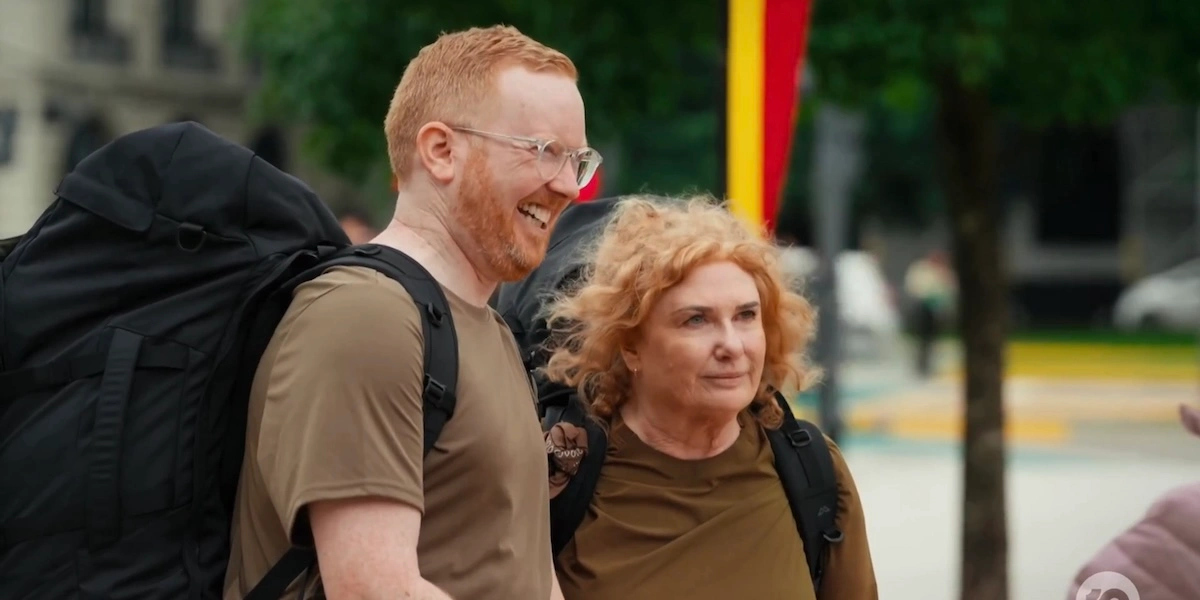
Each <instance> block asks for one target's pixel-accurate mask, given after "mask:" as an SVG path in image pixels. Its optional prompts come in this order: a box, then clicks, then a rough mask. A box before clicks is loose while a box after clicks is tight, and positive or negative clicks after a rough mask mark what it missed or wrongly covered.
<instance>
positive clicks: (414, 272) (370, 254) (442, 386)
mask: <svg viewBox="0 0 1200 600" xmlns="http://www.w3.org/2000/svg"><path fill="white" fill-rule="evenodd" d="M335 266H359V267H369V268H372V269H375V270H377V271H379V272H380V273H383V274H384V275H387V276H388V277H390V278H392V279H394V280H395V281H396V282H397V283H399V284H400V285H402V286H404V289H405V290H407V291H408V293H409V295H410V296H412V298H413V301H415V302H416V303H417V306H418V307H420V308H421V330H422V333H423V334H424V338H425V350H424V352H425V358H424V361H425V365H424V372H425V381H424V386H425V388H424V394H423V397H422V405H423V409H422V414H423V417H424V426H425V433H424V436H425V438H424V442H425V444H424V446H425V447H424V451H425V454H426V455H428V454H429V452H430V451H431V450H433V445H434V444H435V443H436V442H437V440H438V436H440V435H441V433H442V429H443V428H444V427H445V426H446V423H447V422H449V420H450V417H452V416H453V415H454V408H455V405H456V403H457V398H456V396H455V390H457V389H458V335H457V334H456V333H455V330H454V319H453V318H452V317H451V314H450V303H449V302H448V301H447V300H446V294H445V293H444V292H443V291H442V287H441V285H439V284H438V282H437V280H436V279H434V278H433V276H432V275H430V274H429V272H428V271H426V270H425V268H424V267H422V266H421V265H420V264H419V263H417V262H416V261H415V260H413V259H412V258H411V257H409V256H408V255H406V254H404V253H402V252H400V251H398V250H394V249H392V248H388V247H385V246H378V245H364V246H353V247H351V248H349V249H347V250H345V251H344V252H340V253H338V254H336V255H334V256H333V257H331V258H329V259H328V260H325V261H323V262H321V263H320V264H319V266H318V267H317V268H316V270H315V272H309V273H306V274H302V275H300V276H298V277H297V278H296V279H294V280H293V281H292V282H289V283H288V284H287V285H285V286H284V289H292V288H294V287H295V286H296V285H298V284H299V283H302V282H303V281H304V280H307V279H311V278H312V277H313V276H315V275H317V274H320V273H321V272H324V271H325V270H326V269H329V268H330V267H335ZM316 562H317V555H316V552H315V550H313V549H312V548H300V547H292V548H290V549H288V551H287V553H285V554H284V555H283V557H282V558H280V559H279V561H278V562H276V563H275V564H274V565H273V566H272V567H271V569H270V570H268V571H267V574H266V575H264V576H263V578H262V579H261V580H260V581H259V582H258V584H257V585H256V586H254V589H252V590H250V593H248V594H247V595H246V598H245V600H275V599H276V598H279V597H281V596H282V595H283V592H284V591H285V590H286V589H287V587H288V586H289V585H291V584H292V582H293V581H294V580H295V579H296V578H297V577H299V576H300V575H301V574H302V573H304V572H305V571H307V570H308V569H310V568H312V566H313V565H315V564H316Z"/></svg>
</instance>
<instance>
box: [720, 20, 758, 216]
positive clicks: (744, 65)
mask: <svg viewBox="0 0 1200 600" xmlns="http://www.w3.org/2000/svg"><path fill="white" fill-rule="evenodd" d="M728 2H729V42H728V44H729V47H728V50H727V53H728V54H727V63H726V64H727V65H728V66H727V69H728V71H727V75H726V78H725V81H726V84H725V85H726V91H725V93H726V111H727V112H726V118H725V123H726V132H727V133H726V146H725V161H726V181H727V182H728V190H729V191H728V195H729V198H728V200H729V207H730V210H731V211H732V212H733V214H734V215H735V216H737V217H738V218H739V219H742V220H743V221H744V222H745V223H746V224H747V225H748V226H750V227H751V228H753V229H754V230H755V231H759V230H760V229H761V228H762V225H763V214H762V205H763V197H762V194H763V185H762V183H763V182H762V169H763V35H764V32H763V29H764V26H765V22H764V19H765V10H766V0H728Z"/></svg>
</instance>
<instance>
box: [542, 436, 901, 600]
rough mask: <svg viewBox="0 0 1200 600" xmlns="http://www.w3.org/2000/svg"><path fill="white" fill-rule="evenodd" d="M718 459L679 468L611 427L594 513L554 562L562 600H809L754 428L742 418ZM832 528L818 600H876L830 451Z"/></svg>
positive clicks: (844, 480) (857, 515)
mask: <svg viewBox="0 0 1200 600" xmlns="http://www.w3.org/2000/svg"><path fill="white" fill-rule="evenodd" d="M741 423H742V425H743V427H742V432H741V434H740V435H739V437H738V439H737V440H736V441H735V442H734V444H733V445H732V446H730V447H729V448H728V449H726V450H725V451H724V452H722V453H721V454H718V455H716V456H713V457H711V458H707V459H702V460H681V459H677V458H673V457H671V456H668V455H666V454H663V453H661V452H659V451H657V450H655V449H653V448H651V447H650V446H648V445H647V444H646V443H644V442H643V441H642V440H641V439H639V438H638V436H637V435H636V434H635V433H634V432H633V431H632V430H630V429H629V428H628V427H627V426H626V425H625V424H624V423H622V422H621V421H620V419H619V418H618V419H615V420H614V421H613V423H612V426H611V433H610V443H609V448H608V454H607V456H606V459H605V463H604V466H603V468H602V469H601V473H600V479H599V480H598V482H597V485H596V493H595V496H594V497H593V500H592V504H591V507H590V508H589V510H588V512H587V515H586V516H585V517H584V520H583V522H582V523H581V524H580V526H579V528H578V529H577V530H576V532H575V536H574V538H573V539H572V541H571V542H570V543H568V544H567V546H566V547H565V548H564V549H563V551H562V553H561V554H560V555H559V570H558V577H559V583H560V585H561V586H562V590H563V597H564V598H565V600H640V599H645V600H661V599H663V598H681V599H682V598H686V599H688V600H729V599H733V598H754V599H755V600H814V599H815V598H816V595H815V594H814V590H813V585H812V581H811V579H810V577H809V574H808V568H807V562H806V561H805V555H804V543H803V541H802V540H801V539H800V536H799V534H798V533H797V531H796V524H795V521H794V519H793V518H792V515H791V509H790V507H789V505H788V500H787V496H786V494H785V493H784V490H783V486H782V485H781V483H780V480H779V476H778V475H777V474H776V471H775V466H774V453H773V452H772V451H771V445H770V441H769V440H768V439H767V436H766V434H765V432H764V431H763V429H762V428H761V427H760V426H759V425H758V424H757V423H755V422H754V421H752V420H751V419H750V418H748V417H743V418H742V419H741ZM829 444H830V450H831V452H832V454H833V458H834V470H835V473H836V474H837V476H838V481H839V499H838V509H839V515H838V520H837V522H838V525H839V527H840V528H842V530H843V531H844V532H845V534H846V540H845V541H844V542H843V543H842V544H839V545H837V546H835V547H834V550H833V552H832V553H831V556H830V561H829V567H828V569H827V571H826V576H825V579H824V581H823V585H822V587H823V588H824V590H825V591H826V594H824V595H823V596H822V600H824V599H825V598H837V599H846V600H850V599H853V600H873V599H875V598H877V597H878V592H877V589H876V584H875V575H874V569H873V567H872V564H871V558H870V553H869V550H868V548H867V541H866V531H865V523H864V521H863V518H862V507H861V505H860V503H859V501H858V496H857V492H856V491H855V490H854V483H853V480H852V479H851V477H850V473H849V470H848V469H847V468H846V464H845V461H844V460H843V458H842V456H841V453H840V451H838V449H837V446H836V445H834V444H833V442H832V441H829Z"/></svg>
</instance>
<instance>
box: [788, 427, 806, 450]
mask: <svg viewBox="0 0 1200 600" xmlns="http://www.w3.org/2000/svg"><path fill="white" fill-rule="evenodd" d="M784 435H786V436H787V439H788V443H790V444H791V445H792V447H793V448H803V447H805V446H807V445H809V444H810V443H812V436H811V435H809V433H808V430H806V429H800V428H799V427H797V428H795V429H790V430H788V431H786V432H784Z"/></svg>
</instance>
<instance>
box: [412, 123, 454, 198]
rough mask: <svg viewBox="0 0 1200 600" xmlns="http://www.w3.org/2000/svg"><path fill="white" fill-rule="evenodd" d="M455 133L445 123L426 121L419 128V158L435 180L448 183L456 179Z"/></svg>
mask: <svg viewBox="0 0 1200 600" xmlns="http://www.w3.org/2000/svg"><path fill="white" fill-rule="evenodd" d="M453 135H454V133H453V131H451V129H450V128H449V127H447V126H446V124H445V123H439V122H436V121H434V122H431V123H426V124H425V125H424V126H422V127H421V129H419V130H417V158H418V159H419V160H420V161H421V166H422V167H424V168H425V170H426V171H428V172H429V176H430V177H431V178H433V180H434V181H436V182H438V183H441V184H448V183H450V181H451V180H452V179H454V158H455V156H454V151H453V147H452V144H451V142H452V141H453V137H452V136H453Z"/></svg>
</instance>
